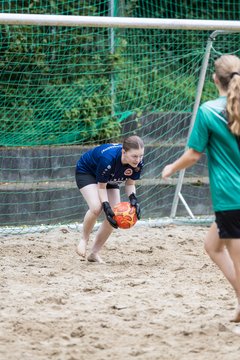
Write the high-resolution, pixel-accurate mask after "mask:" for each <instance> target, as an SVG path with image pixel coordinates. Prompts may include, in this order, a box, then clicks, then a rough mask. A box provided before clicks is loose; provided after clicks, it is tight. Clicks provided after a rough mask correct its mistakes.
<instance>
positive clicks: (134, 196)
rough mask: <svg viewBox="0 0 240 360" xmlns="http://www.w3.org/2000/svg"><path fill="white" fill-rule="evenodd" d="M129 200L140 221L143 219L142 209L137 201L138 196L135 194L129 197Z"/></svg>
mask: <svg viewBox="0 0 240 360" xmlns="http://www.w3.org/2000/svg"><path fill="white" fill-rule="evenodd" d="M129 200H130V204H131V205H132V206H134V207H135V209H136V214H137V218H138V220H139V219H140V218H141V209H140V205H139V203H138V201H137V198H136V195H135V194H134V193H132V194H131V195H130V196H129Z"/></svg>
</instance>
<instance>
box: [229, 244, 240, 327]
mask: <svg viewBox="0 0 240 360" xmlns="http://www.w3.org/2000/svg"><path fill="white" fill-rule="evenodd" d="M226 246H227V249H228V252H229V254H230V256H231V259H232V261H233V265H234V269H235V274H236V279H237V285H236V290H235V291H236V295H237V300H238V305H237V309H236V314H235V316H234V318H233V319H232V321H233V322H240V239H228V240H226Z"/></svg>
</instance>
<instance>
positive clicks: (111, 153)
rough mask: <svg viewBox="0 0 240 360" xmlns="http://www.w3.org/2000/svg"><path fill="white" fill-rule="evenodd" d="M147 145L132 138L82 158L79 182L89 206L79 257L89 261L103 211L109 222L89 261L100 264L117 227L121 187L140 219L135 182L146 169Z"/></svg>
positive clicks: (78, 164) (96, 242) (78, 165)
mask: <svg viewBox="0 0 240 360" xmlns="http://www.w3.org/2000/svg"><path fill="white" fill-rule="evenodd" d="M143 155H144V144H143V141H142V139H141V138H139V137H138V136H130V137H128V138H127V139H125V140H124V141H123V144H104V145H99V146H97V147H95V148H93V149H91V150H89V151H88V152H86V153H85V154H83V155H82V156H81V158H80V159H79V161H78V162H77V166H76V182H77V186H78V188H79V189H80V192H81V194H82V195H83V197H84V199H85V201H86V202H87V204H88V208H89V209H88V211H87V213H86V215H85V217H84V221H83V236H82V239H81V240H80V242H79V244H78V246H77V253H78V255H79V256H81V257H83V258H85V257H86V250H87V244H88V240H89V236H90V233H91V231H92V229H93V227H94V225H95V223H96V221H97V218H98V217H99V215H100V214H101V211H102V209H103V211H104V213H105V215H106V219H105V220H104V221H103V223H102V224H101V226H100V227H99V229H98V231H97V234H96V237H95V241H94V243H93V246H92V249H91V252H90V254H89V256H88V257H87V259H88V261H92V262H100V263H102V262H103V260H102V259H101V258H100V256H99V251H100V250H101V248H102V246H103V245H104V243H105V242H106V240H107V239H108V237H109V236H110V234H111V233H112V231H113V228H117V223H116V221H115V220H114V219H113V217H114V212H113V210H112V207H113V206H114V205H115V204H117V203H118V202H120V201H121V200H120V190H119V184H120V183H122V182H125V190H126V194H127V196H128V197H129V201H130V203H131V205H133V206H135V208H136V213H137V217H138V219H140V206H139V203H138V200H137V198H136V188H135V180H138V179H139V178H140V174H141V171H142V168H143Z"/></svg>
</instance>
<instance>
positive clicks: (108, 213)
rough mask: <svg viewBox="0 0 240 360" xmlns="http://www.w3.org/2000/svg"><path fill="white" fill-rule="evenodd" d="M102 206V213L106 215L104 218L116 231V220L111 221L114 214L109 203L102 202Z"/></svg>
mask: <svg viewBox="0 0 240 360" xmlns="http://www.w3.org/2000/svg"><path fill="white" fill-rule="evenodd" d="M102 206H103V211H104V212H105V214H106V218H107V220H108V222H109V223H110V224H111V225H112V227H114V228H115V229H117V228H118V225H117V222H116V220H114V219H113V217H114V215H115V214H114V212H113V211H112V208H111V206H110V204H109V202H108V201H104V202H103V203H102Z"/></svg>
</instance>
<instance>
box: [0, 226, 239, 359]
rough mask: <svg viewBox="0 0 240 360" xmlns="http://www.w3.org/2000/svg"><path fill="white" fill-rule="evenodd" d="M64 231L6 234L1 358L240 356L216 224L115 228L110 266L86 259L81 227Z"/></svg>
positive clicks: (106, 254) (108, 251) (106, 252)
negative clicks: (216, 250) (215, 250)
mask: <svg viewBox="0 0 240 360" xmlns="http://www.w3.org/2000/svg"><path fill="white" fill-rule="evenodd" d="M65 230H66V228H65ZM65 230H64V228H55V229H53V230H51V231H49V232H47V233H46V232H45V233H34V234H25V235H18V236H16V235H14V236H2V237H1V241H0V243H1V247H0V249H1V250H0V251H1V255H0V262H1V282H0V290H1V292H0V309H1V317H0V359H1V360H8V359H9V360H10V359H11V360H18V359H19V360H20V359H21V360H28V359H31V360H40V359H43V360H48V359H51V360H55V359H59V360H60V359H61V360H85V359H88V360H89V359H90V360H106V359H111V360H122V359H124V360H125V359H126V360H131V359H137V360H156V359H159V360H175V359H177V360H192V359H207V360H218V359H219V360H235V359H236V360H238V359H239V358H240V335H239V334H240V328H239V327H238V326H236V325H235V324H233V323H230V321H229V320H230V319H231V317H232V316H233V314H234V309H235V305H236V302H235V298H234V294H233V291H232V289H231V288H230V286H229V285H228V283H227V281H226V280H225V279H224V278H223V276H222V274H221V273H220V272H219V270H218V269H217V268H216V267H215V265H214V264H212V262H211V260H210V259H209V258H208V256H207V255H206V254H205V252H204V249H203V240H204V236H205V234H206V232H207V227H202V226H191V225H190V226H189V225H188V226H185V225H181V226H179V225H168V226H164V227H149V226H135V227H134V228H132V229H130V230H114V233H113V235H112V236H111V237H110V239H109V240H108V242H107V243H106V245H105V247H104V249H103V251H102V254H101V255H102V257H103V259H104V260H105V261H106V264H95V263H88V262H87V261H82V260H81V259H80V257H78V255H77V254H76V253H75V247H76V244H77V242H78V240H79V238H80V236H81V231H80V230H77V229H71V228H67V231H65ZM93 235H94V234H93ZM92 240H93V237H92V238H91V241H92Z"/></svg>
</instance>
